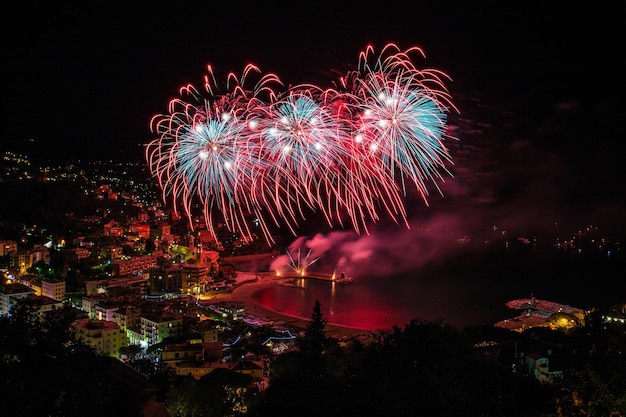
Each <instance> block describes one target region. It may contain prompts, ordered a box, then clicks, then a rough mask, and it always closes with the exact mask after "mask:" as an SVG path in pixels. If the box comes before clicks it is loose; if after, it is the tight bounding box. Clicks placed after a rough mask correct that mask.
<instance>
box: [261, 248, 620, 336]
mask: <svg viewBox="0 0 626 417" xmlns="http://www.w3.org/2000/svg"><path fill="white" fill-rule="evenodd" d="M624 271H625V269H624V262H623V260H622V259H606V258H604V257H600V256H598V257H593V258H592V259H587V258H583V257H582V256H580V255H578V254H576V253H567V254H563V253H560V254H556V255H555V256H554V257H551V258H546V257H545V256H539V255H537V254H533V253H532V250H530V252H527V253H525V254H524V253H522V254H520V253H515V254H513V255H511V254H510V253H509V254H503V253H501V252H499V253H488V254H485V253H483V254H482V255H480V256H478V255H476V254H468V255H466V256H465V257H461V258H460V259H459V258H457V259H454V260H449V261H448V262H445V263H443V264H438V265H436V266H430V267H422V268H419V269H415V270H412V271H403V272H402V273H398V274H386V275H382V276H381V275H375V274H371V275H368V274H362V275H359V276H353V277H351V278H353V279H354V282H353V283H349V284H340V283H337V282H329V281H323V280H318V279H300V278H299V279H297V280H296V281H295V285H291V286H283V285H275V286H271V287H265V288H263V289H261V290H259V291H258V292H256V293H255V294H253V299H254V301H256V302H257V303H258V304H260V305H261V306H263V307H264V308H267V309H270V310H273V311H276V312H280V313H283V314H286V315H289V316H295V317H301V318H305V319H310V318H311V315H312V313H313V308H314V305H315V302H316V300H317V301H319V302H320V305H321V310H322V314H323V316H324V318H326V319H327V320H328V323H329V324H335V325H339V326H344V327H351V328H358V329H364V330H379V329H380V330H388V329H391V328H393V327H394V326H398V327H400V328H402V327H403V326H404V325H405V324H407V323H409V322H410V321H411V320H413V319H417V320H427V321H442V322H443V323H445V324H449V325H452V326H455V327H457V328H459V329H463V328H468V327H477V326H493V325H494V324H495V323H496V322H498V321H501V320H504V319H507V318H512V317H514V316H516V315H518V314H519V312H517V311H514V310H510V309H508V308H507V307H506V306H505V304H506V303H507V302H508V301H511V300H514V299H520V298H531V297H533V296H534V297H536V298H538V299H544V300H549V301H553V302H557V303H560V304H565V305H569V306H572V307H575V308H579V309H583V310H591V309H596V308H608V307H610V306H612V305H614V304H617V303H624V302H626V293H624V292H623V291H620V290H619V289H620V288H621V287H622V286H621V285H620V282H621V281H622V280H623V276H624Z"/></svg>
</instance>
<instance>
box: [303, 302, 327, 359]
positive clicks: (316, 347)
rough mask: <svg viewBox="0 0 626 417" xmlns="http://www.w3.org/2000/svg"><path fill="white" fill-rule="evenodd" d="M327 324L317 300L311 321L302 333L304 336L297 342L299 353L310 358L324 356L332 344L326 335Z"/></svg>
mask: <svg viewBox="0 0 626 417" xmlns="http://www.w3.org/2000/svg"><path fill="white" fill-rule="evenodd" d="M327 323H328V320H326V319H325V318H324V316H323V314H322V305H321V304H320V302H319V300H315V306H314V307H313V313H312V314H311V321H310V322H309V323H308V325H307V327H306V329H305V331H304V336H303V337H302V338H301V339H298V341H297V345H298V348H300V351H302V352H304V353H307V354H309V355H311V356H312V357H321V356H322V355H323V354H324V352H325V351H326V349H328V348H329V347H330V346H331V345H332V344H333V340H332V339H331V338H329V337H328V336H327V335H326V324H327Z"/></svg>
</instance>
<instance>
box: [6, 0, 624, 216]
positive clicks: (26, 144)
mask: <svg viewBox="0 0 626 417" xmlns="http://www.w3.org/2000/svg"><path fill="white" fill-rule="evenodd" d="M262 3H269V4H272V5H263V4H262ZM457 3H459V4H457ZM547 3H559V5H555V4H550V5H548V4H547ZM116 4H118V2H107V3H106V6H104V5H100V3H99V5H98V6H96V5H93V4H77V5H72V6H68V5H62V4H59V3H52V4H44V5H42V6H37V7H35V6H34V5H33V4H29V3H23V2H22V3H17V4H15V9H14V11H13V12H11V13H5V14H4V17H3V20H4V21H3V24H2V35H3V39H4V40H5V42H4V47H3V48H2V55H3V59H2V61H3V73H4V89H3V90H4V102H5V117H4V129H3V132H2V137H3V138H2V144H3V147H5V148H7V149H14V150H20V151H24V152H26V153H27V154H28V155H29V156H31V157H32V158H34V159H52V160H55V159H58V160H62V159H68V158H82V159H108V158H113V159H115V158H120V159H122V158H133V157H136V158H142V152H143V147H142V145H144V144H146V143H147V142H149V141H150V140H151V139H153V138H154V137H153V136H152V134H151V132H150V129H149V122H150V119H151V117H152V116H153V115H155V114H157V113H164V112H167V104H168V101H169V99H170V98H173V97H175V96H177V94H178V88H179V87H181V86H183V85H185V84H194V85H196V86H199V87H200V86H202V81H203V76H204V75H205V73H206V71H205V70H206V66H207V64H211V65H212V66H213V68H214V69H215V71H216V73H217V74H224V75H225V74H226V73H227V72H231V71H234V72H236V73H240V72H241V70H242V69H243V68H244V66H245V65H246V64H248V63H254V64H256V65H257V66H259V67H260V69H261V70H262V71H263V72H275V73H276V74H278V75H279V76H280V78H281V79H282V80H283V81H284V82H285V83H286V84H303V83H315V84H318V85H320V86H323V87H330V86H331V81H332V80H335V79H336V75H335V74H336V73H337V72H339V73H345V72H346V71H348V70H350V69H354V67H355V66H356V64H357V63H358V54H359V52H360V51H362V50H364V49H365V47H366V46H367V45H368V44H372V45H374V46H375V47H376V49H377V50H380V49H381V48H382V47H383V46H384V45H385V44H386V43H388V42H395V43H396V44H398V46H400V47H401V48H403V49H405V48H408V47H411V46H419V47H421V48H422V49H423V50H424V52H425V54H426V59H424V60H423V61H422V62H418V63H417V66H418V67H420V66H421V67H424V68H437V69H440V70H442V71H444V72H445V73H447V74H448V75H449V76H450V77H451V78H452V80H453V81H452V82H451V85H450V86H449V87H450V90H451V93H452V95H453V98H454V99H455V100H456V101H457V104H458V106H459V110H460V114H459V115H455V116H454V117H457V118H463V119H466V120H470V121H471V122H472V123H471V124H472V125H473V126H480V129H479V130H481V131H482V133H480V132H479V133H476V132H474V133H471V134H470V133H466V134H465V136H464V135H461V136H460V137H459V139H460V141H461V143H467V144H471V145H472V146H473V147H474V149H476V151H475V155H474V156H472V157H469V158H468V157H466V158H459V160H458V162H457V166H456V168H455V170H456V172H455V177H456V178H455V180H454V181H451V182H449V183H448V184H446V185H445V186H444V187H443V188H444V191H445V192H446V193H447V194H448V196H449V197H448V201H452V202H454V203H455V204H456V202H462V204H471V205H472V207H473V208H476V206H480V205H481V204H485V203H484V202H485V201H486V200H491V202H489V201H488V202H487V204H491V205H490V207H491V208H490V210H494V212H495V211H496V208H494V207H493V200H494V199H497V200H498V201H502V206H498V209H499V208H500V207H503V206H504V205H505V204H506V207H517V208H518V211H520V207H522V208H521V211H524V210H525V207H526V206H530V205H532V206H533V207H534V208H535V209H536V211H527V213H529V212H530V213H532V216H534V217H541V218H543V217H546V218H550V219H552V217H554V216H556V214H557V213H561V215H565V214H563V213H564V210H563V208H564V207H567V211H568V213H569V212H571V216H578V215H579V214H580V212H584V215H583V217H582V218H581V219H580V221H582V222H587V221H592V220H593V218H596V217H598V216H600V217H603V218H605V219H606V218H609V217H611V219H615V223H620V222H622V220H621V216H619V215H618V214H619V213H621V211H620V210H621V208H622V207H623V205H624V197H623V195H622V194H623V193H622V192H621V190H622V189H623V183H624V182H623V180H624V173H623V171H624V170H623V162H624V158H623V157H622V154H623V150H622V148H623V146H622V142H623V133H622V131H621V129H618V123H619V121H620V120H621V117H619V116H618V115H617V102H618V101H617V90H618V88H620V89H621V87H620V86H621V84H622V80H623V71H622V65H621V63H620V64H618V62H621V58H620V53H621V49H622V48H621V45H618V40H620V39H621V37H620V36H618V34H619V32H618V28H619V27H620V24H621V22H618V21H617V19H618V18H619V17H618V16H620V13H617V11H616V10H614V8H613V7H614V6H612V3H611V5H609V2H604V1H600V2H598V1H596V2H591V3H586V4H584V7H582V6H580V8H577V7H579V6H574V4H575V3H571V2H545V1H508V2H501V1H478V2H453V1H428V2H420V1H411V2H398V1H374V2H351V1H348V2H340V1H336V2H330V1H317V2H307V1H302V2H258V1H255V2H223V1H222V2H219V5H218V2H208V1H207V2H193V3H188V4H186V3H183V2H177V4H176V5H173V4H169V5H161V4H159V3H154V2H153V3H147V4H149V6H147V7H145V8H144V9H141V10H140V9H139V8H138V7H137V6H133V8H129V6H128V5H127V4H125V3H122V2H119V5H118V6H116ZM296 4H297V6H296ZM511 115H513V116H511ZM620 116H621V115H620ZM455 122H456V119H451V123H455ZM619 127H621V126H619ZM453 156H454V155H453ZM435 199H436V198H435ZM468 202H471V203H468ZM434 204H437V203H436V201H435V203H434ZM607 206H610V208H606V207H607ZM537 207H539V208H540V209H537ZM480 209H481V212H482V213H484V206H481V207H480ZM468 210H469V209H468ZM542 213H543V214H542ZM590 213H593V214H590ZM598 213H600V214H598ZM607 213H610V214H607ZM550 216H552V217H550ZM567 216H570V214H567ZM488 221H490V220H488Z"/></svg>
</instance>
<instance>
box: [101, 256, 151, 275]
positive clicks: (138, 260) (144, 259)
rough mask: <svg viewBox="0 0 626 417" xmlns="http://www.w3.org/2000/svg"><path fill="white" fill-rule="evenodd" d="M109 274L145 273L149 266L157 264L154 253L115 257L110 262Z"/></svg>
mask: <svg viewBox="0 0 626 417" xmlns="http://www.w3.org/2000/svg"><path fill="white" fill-rule="evenodd" d="M110 266H111V276H114V277H124V276H129V275H143V274H144V273H145V274H147V273H148V271H149V270H150V268H154V267H156V266H157V256H156V255H144V256H133V257H131V258H130V259H116V260H114V261H112V262H111V264H110Z"/></svg>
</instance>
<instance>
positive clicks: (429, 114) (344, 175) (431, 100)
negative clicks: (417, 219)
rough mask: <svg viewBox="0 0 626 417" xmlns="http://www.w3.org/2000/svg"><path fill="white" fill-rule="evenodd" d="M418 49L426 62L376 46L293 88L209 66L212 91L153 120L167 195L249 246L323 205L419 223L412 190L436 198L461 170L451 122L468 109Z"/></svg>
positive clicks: (187, 94)
mask: <svg viewBox="0 0 626 417" xmlns="http://www.w3.org/2000/svg"><path fill="white" fill-rule="evenodd" d="M414 54H418V55H420V56H421V57H424V55H423V53H422V51H421V50H420V49H419V48H416V47H413V48H410V49H408V50H406V51H402V50H401V49H399V48H398V47H397V46H396V45H395V44H388V45H386V46H385V47H384V48H383V50H382V51H381V53H380V54H378V55H375V53H374V48H373V47H371V46H369V47H367V48H366V50H365V51H364V52H362V53H361V54H360V57H359V64H358V67H357V69H356V70H354V71H352V72H349V73H347V74H346V75H345V76H344V77H342V78H340V79H339V80H337V83H336V84H335V85H334V86H332V87H331V88H322V87H318V86H315V85H309V84H306V85H305V84H303V85H297V86H290V87H288V88H285V87H284V85H283V83H282V82H281V80H280V78H279V77H278V76H276V75H274V74H266V75H262V73H261V71H260V70H259V69H258V68H257V67H256V66H254V65H248V66H247V67H246V68H245V69H244V71H243V73H242V75H241V76H239V77H238V76H237V75H236V74H233V73H231V74H229V75H228V76H227V78H226V82H225V83H224V85H223V86H222V85H220V84H219V83H218V82H217V80H216V77H215V75H214V72H213V70H212V68H211V67H210V66H209V67H208V74H207V75H206V76H205V83H204V91H203V92H200V91H199V90H198V89H196V88H195V87H193V86H192V85H188V86H185V87H182V88H181V89H180V94H179V97H178V98H175V99H173V100H171V101H170V103H169V109H168V110H169V111H168V113H167V114H159V115H156V116H154V117H153V119H152V121H151V126H150V127H151V129H152V132H153V133H154V134H156V135H157V136H158V137H157V138H156V139H154V140H152V141H151V142H150V143H148V145H147V147H146V159H147V161H148V164H149V167H150V170H151V173H152V175H153V176H154V177H156V178H157V180H158V183H159V186H160V188H161V190H162V193H163V199H164V200H165V201H168V200H171V201H172V203H173V208H174V210H175V211H179V210H181V209H182V211H183V212H184V213H185V214H186V215H187V217H188V219H189V222H190V226H191V227H192V229H193V227H194V225H193V221H192V218H193V213H192V212H193V209H194V207H195V206H196V205H198V204H199V206H200V207H202V208H203V214H204V221H205V224H206V226H207V228H208V230H209V231H210V232H211V233H212V234H213V235H214V236H215V237H216V238H217V236H216V233H215V232H216V229H215V227H216V224H217V223H223V224H225V225H226V226H227V227H228V229H229V230H231V231H233V232H238V233H240V234H241V236H242V238H243V239H245V240H248V241H249V240H252V239H253V238H254V236H255V235H256V234H257V231H256V229H252V228H251V224H256V225H258V227H259V228H260V231H261V234H262V235H263V237H264V238H265V239H266V241H267V242H268V243H270V244H271V243H273V238H272V233H271V226H272V225H274V226H276V227H287V228H288V229H289V230H290V232H291V233H293V234H294V235H296V231H297V227H298V224H299V222H301V221H304V220H306V216H307V213H311V212H318V213H322V214H323V216H324V218H325V219H326V221H327V222H328V224H329V225H330V226H331V227H333V226H336V225H340V226H341V227H346V226H348V227H350V228H352V229H354V230H355V231H356V232H357V233H361V232H367V231H368V224H371V223H373V222H376V221H378V220H379V219H380V216H381V214H385V215H388V216H390V217H391V218H392V219H393V220H394V221H396V222H397V223H400V222H403V223H405V224H406V226H407V227H408V222H407V214H406V209H405V205H404V204H405V203H404V201H405V199H406V196H407V193H408V192H409V187H410V188H413V189H414V190H416V191H417V193H418V194H419V195H420V196H421V198H422V199H423V201H424V203H425V204H428V194H429V192H428V185H429V184H434V185H435V187H437V183H436V181H437V180H440V179H442V178H443V175H442V174H443V173H446V174H448V175H450V172H449V171H448V169H447V166H448V164H451V162H452V160H451V157H450V154H449V151H448V148H447V147H446V145H445V143H444V141H445V140H446V139H453V138H451V137H449V136H448V135H447V134H446V128H447V122H446V121H447V114H448V113H449V112H450V111H457V109H456V108H455V106H454V104H453V103H452V100H451V97H450V95H449V94H448V91H447V89H446V87H445V83H444V81H446V80H449V78H448V77H447V76H446V75H445V74H444V73H442V72H441V71H437V70H418V69H417V68H416V67H415V65H414V63H413V60H412V55H414ZM437 189H438V187H437ZM439 191H440V190H439ZM347 223H349V224H347Z"/></svg>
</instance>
